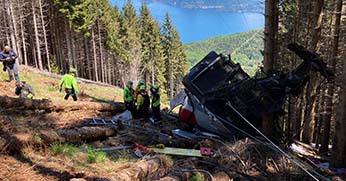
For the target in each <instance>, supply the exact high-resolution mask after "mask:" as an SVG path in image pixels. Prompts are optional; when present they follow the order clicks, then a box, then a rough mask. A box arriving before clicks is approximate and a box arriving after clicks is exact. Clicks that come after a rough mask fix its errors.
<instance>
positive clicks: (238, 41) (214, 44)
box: [184, 30, 263, 75]
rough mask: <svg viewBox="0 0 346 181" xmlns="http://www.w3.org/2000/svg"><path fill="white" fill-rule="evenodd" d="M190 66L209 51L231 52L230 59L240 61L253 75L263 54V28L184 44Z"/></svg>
mask: <svg viewBox="0 0 346 181" xmlns="http://www.w3.org/2000/svg"><path fill="white" fill-rule="evenodd" d="M184 48H185V53H186V56H187V59H188V61H189V63H190V66H193V65H195V64H196V63H198V62H199V61H200V60H201V59H202V58H203V57H204V56H206V55H207V54H208V53H209V52H210V51H215V52H217V53H222V54H231V55H232V60H233V61H235V62H237V63H240V64H241V65H242V67H243V69H244V70H245V71H246V72H247V73H248V74H250V75H254V73H255V71H256V68H257V65H258V64H259V63H260V62H261V61H262V59H263V56H262V54H261V52H260V50H262V49H263V30H253V31H249V32H244V33H237V34H232V35H226V36H219V37H215V38H210V39H207V40H204V41H200V42H196V43H189V44H185V45H184Z"/></svg>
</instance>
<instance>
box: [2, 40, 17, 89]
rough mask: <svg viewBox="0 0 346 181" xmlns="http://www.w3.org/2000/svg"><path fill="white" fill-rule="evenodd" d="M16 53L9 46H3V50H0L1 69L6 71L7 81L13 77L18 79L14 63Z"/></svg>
mask: <svg viewBox="0 0 346 181" xmlns="http://www.w3.org/2000/svg"><path fill="white" fill-rule="evenodd" d="M16 59H17V55H16V53H15V52H14V51H13V50H12V49H11V47H9V46H7V45H6V46H5V47H4V50H3V51H2V52H0V61H1V62H2V63H3V65H4V68H3V71H6V70H7V71H8V75H9V81H10V82H11V81H12V80H13V76H14V79H15V80H16V81H19V75H18V67H17V65H16Z"/></svg>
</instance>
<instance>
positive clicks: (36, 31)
mask: <svg viewBox="0 0 346 181" xmlns="http://www.w3.org/2000/svg"><path fill="white" fill-rule="evenodd" d="M32 17H33V21H34V29H35V40H36V51H37V63H38V68H39V69H40V70H43V65H42V57H41V48H40V38H39V34H38V27H37V26H38V25H37V19H36V12H35V0H33V1H32Z"/></svg>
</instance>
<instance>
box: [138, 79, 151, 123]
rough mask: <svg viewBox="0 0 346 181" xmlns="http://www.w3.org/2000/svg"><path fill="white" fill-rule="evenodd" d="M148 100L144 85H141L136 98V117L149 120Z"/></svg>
mask: <svg viewBox="0 0 346 181" xmlns="http://www.w3.org/2000/svg"><path fill="white" fill-rule="evenodd" d="M149 107H150V98H149V95H148V94H147V91H146V88H145V85H141V86H140V88H139V94H138V97H137V112H138V115H140V116H142V117H144V118H146V119H148V118H149Z"/></svg>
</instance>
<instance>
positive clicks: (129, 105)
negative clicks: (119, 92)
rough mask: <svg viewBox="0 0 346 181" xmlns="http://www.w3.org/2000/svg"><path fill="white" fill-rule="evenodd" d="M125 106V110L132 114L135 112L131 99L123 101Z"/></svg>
mask: <svg viewBox="0 0 346 181" xmlns="http://www.w3.org/2000/svg"><path fill="white" fill-rule="evenodd" d="M125 108H126V110H128V111H130V112H131V114H132V115H134V114H135V112H134V110H135V108H134V104H133V101H131V102H125Z"/></svg>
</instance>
